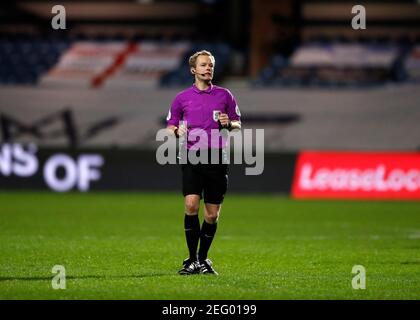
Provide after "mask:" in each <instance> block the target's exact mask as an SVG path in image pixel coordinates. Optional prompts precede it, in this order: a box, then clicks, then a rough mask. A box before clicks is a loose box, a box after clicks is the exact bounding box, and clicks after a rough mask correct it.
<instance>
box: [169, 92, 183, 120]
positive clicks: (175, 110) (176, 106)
mask: <svg viewBox="0 0 420 320" xmlns="http://www.w3.org/2000/svg"><path fill="white" fill-rule="evenodd" d="M181 120H182V104H181V102H180V99H179V96H177V97H176V98H175V99H174V101H172V104H171V108H170V109H169V112H168V116H167V117H166V122H167V125H168V126H169V125H174V126H179V121H181Z"/></svg>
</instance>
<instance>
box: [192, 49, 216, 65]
mask: <svg viewBox="0 0 420 320" xmlns="http://www.w3.org/2000/svg"><path fill="white" fill-rule="evenodd" d="M198 56H209V57H211V58H213V61H215V59H214V56H213V55H212V54H211V52H210V51H207V50H201V51H197V52H196V53H194V54H193V55H192V56H191V57H190V58H189V59H188V64H189V65H190V68H195V65H196V63H197V58H198Z"/></svg>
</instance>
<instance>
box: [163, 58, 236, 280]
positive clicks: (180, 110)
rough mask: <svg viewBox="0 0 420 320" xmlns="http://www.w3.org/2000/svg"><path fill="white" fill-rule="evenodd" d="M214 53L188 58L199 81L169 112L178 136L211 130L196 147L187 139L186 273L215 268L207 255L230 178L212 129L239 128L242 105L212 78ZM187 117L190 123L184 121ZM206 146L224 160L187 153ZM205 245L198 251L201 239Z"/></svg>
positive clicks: (184, 186)
mask: <svg viewBox="0 0 420 320" xmlns="http://www.w3.org/2000/svg"><path fill="white" fill-rule="evenodd" d="M214 66H215V59H214V57H213V55H212V54H211V53H210V52H209V51H206V50H202V51H198V52H196V53H194V54H193V55H192V56H191V57H190V58H189V67H190V71H191V73H192V74H193V75H194V80H195V81H194V84H193V85H192V86H191V87H190V88H187V89H186V90H183V91H181V92H180V93H178V94H177V95H176V97H175V99H174V100H173V102H172V105H171V108H170V110H169V113H168V117H167V128H168V130H170V132H171V133H173V134H174V135H175V136H176V137H177V138H179V137H181V136H185V137H188V134H190V133H192V132H194V129H201V130H204V131H205V132H206V134H207V135H208V143H207V145H205V146H203V145H201V146H200V147H199V150H198V151H197V150H196V149H197V147H196V145H195V143H194V142H192V141H189V140H188V139H186V141H187V161H184V162H183V163H185V164H182V165H181V168H182V193H183V195H184V199H185V216H184V227H185V236H186V242H187V247H188V250H189V258H187V259H185V260H184V262H183V267H182V269H181V270H179V271H178V273H179V274H181V275H191V274H198V273H200V274H214V275H217V272H216V271H215V270H214V269H213V267H212V262H211V261H210V260H209V259H208V258H207V253H208V251H209V249H210V246H211V243H212V241H213V238H214V235H215V233H216V229H217V221H218V218H219V215H220V209H221V204H222V202H223V199H224V196H225V193H226V190H227V184H228V175H227V174H228V166H227V163H226V162H225V161H224V160H225V159H226V153H225V152H226V151H225V150H224V147H225V145H224V144H225V142H223V141H222V142H221V141H219V139H217V141H215V140H214V139H213V140H212V139H211V138H210V134H211V130H212V129H216V130H218V129H219V130H220V129H224V128H225V129H228V130H233V129H240V128H241V121H240V120H241V118H240V111H239V108H238V105H237V103H236V100H235V98H234V96H233V95H232V93H231V92H230V91H229V90H227V89H225V88H222V87H218V86H215V85H213V84H212V79H213V73H214ZM181 121H184V122H186V123H187V127H185V126H183V125H181V124H180V123H181ZM203 148H206V149H207V150H206V151H207V152H208V155H209V160H210V158H211V156H210V155H211V154H212V152H213V151H212V149H216V150H215V151H216V153H217V154H218V155H219V163H218V164H215V163H210V162H208V164H203V163H198V164H192V163H190V161H189V160H188V154H189V153H190V152H192V151H193V150H194V152H196V154H197V155H199V152H201V151H202V149H203ZM202 198H204V221H203V224H202V226H201V229H200V221H199V217H198V211H199V209H200V200H201V199H202ZM199 242H200V248H199V250H198V252H197V248H198V244H199Z"/></svg>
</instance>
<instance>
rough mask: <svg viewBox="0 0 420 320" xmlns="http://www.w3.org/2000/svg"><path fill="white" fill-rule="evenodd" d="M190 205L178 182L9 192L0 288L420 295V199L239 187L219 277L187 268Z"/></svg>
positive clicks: (1, 294) (220, 252)
mask: <svg viewBox="0 0 420 320" xmlns="http://www.w3.org/2000/svg"><path fill="white" fill-rule="evenodd" d="M183 212H184V211H183V199H182V196H181V195H180V194H178V193H159V194H153V193H88V194H76V193H70V194H54V193H31V192H24V193H9V192H6V193H1V194H0V219H1V220H0V230H1V232H0V256H1V258H0V261H1V265H0V298H1V299H147V300H150V299H159V300H168V299H171V300H172V299H174V300H176V299H200V300H201V299H257V300H258V299H419V298H420V202H377V201H376V202H365V201H360V202H359V201H354V202H352V201H295V200H291V199H289V198H285V197H281V196H278V195H237V194H228V196H227V198H226V200H225V203H224V205H223V209H222V214H221V217H220V220H219V226H218V230H217V233H216V237H215V240H214V242H213V245H212V248H211V249H210V253H209V257H210V258H211V259H212V260H213V263H214V267H215V269H216V270H217V271H218V272H219V274H220V275H219V276H218V277H215V276H203V275H197V276H189V277H186V276H179V275H177V270H178V269H179V268H180V266H181V262H182V260H183V259H184V258H185V257H186V255H187V249H186V245H185V241H184V232H183V214H184V213H183ZM200 221H202V213H201V214H200ZM54 265H63V266H64V267H65V268H66V279H67V281H66V289H65V290H54V289H52V285H51V280H52V277H53V276H54V274H53V273H52V271H51V269H52V267H53V266H54ZM354 265H362V266H364V267H365V269H366V289H365V290H355V289H353V288H352V278H353V277H354V276H355V274H352V267H353V266H354Z"/></svg>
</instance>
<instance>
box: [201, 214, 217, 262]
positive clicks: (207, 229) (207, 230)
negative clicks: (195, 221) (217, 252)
mask: <svg viewBox="0 0 420 320" xmlns="http://www.w3.org/2000/svg"><path fill="white" fill-rule="evenodd" d="M216 229H217V222H216V223H214V224H209V223H207V222H206V221H203V225H202V226H201V234H200V250H199V251H198V260H200V261H204V260H206V259H207V253H208V252H209V249H210V246H211V242H212V241H213V238H214V235H215V233H216Z"/></svg>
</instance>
